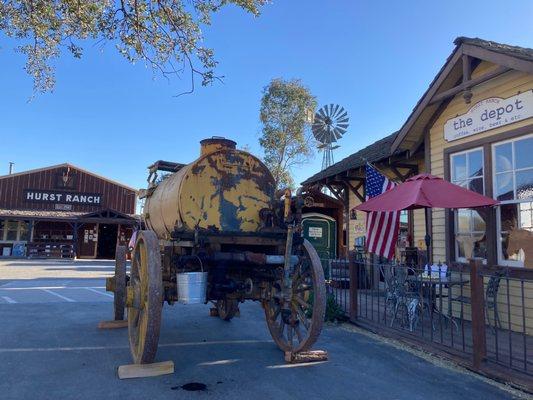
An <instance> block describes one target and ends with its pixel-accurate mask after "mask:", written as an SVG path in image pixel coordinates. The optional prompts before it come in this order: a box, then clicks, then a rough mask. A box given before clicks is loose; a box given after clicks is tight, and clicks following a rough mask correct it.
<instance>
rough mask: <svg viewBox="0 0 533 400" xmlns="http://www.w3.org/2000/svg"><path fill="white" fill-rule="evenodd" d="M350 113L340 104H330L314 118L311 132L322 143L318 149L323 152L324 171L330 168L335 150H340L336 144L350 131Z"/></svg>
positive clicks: (321, 109)
mask: <svg viewBox="0 0 533 400" xmlns="http://www.w3.org/2000/svg"><path fill="white" fill-rule="evenodd" d="M348 121H349V118H348V112H347V111H345V110H344V108H343V107H341V106H340V105H338V104H329V105H325V106H324V107H322V108H320V109H319V110H318V111H317V112H316V114H315V117H314V120H313V124H312V125H311V130H312V131H313V136H314V137H315V139H316V140H317V141H318V142H319V143H320V144H319V145H318V149H319V150H321V151H323V153H324V154H323V157H322V170H324V169H326V168H327V167H329V166H330V165H331V164H333V163H334V162H335V161H334V160H333V150H335V149H337V148H339V146H338V145H334V143H335V142H336V141H337V140H339V139H340V138H341V137H342V135H344V134H345V133H346V131H347V130H348V125H349V124H348Z"/></svg>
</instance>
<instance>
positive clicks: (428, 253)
mask: <svg viewBox="0 0 533 400" xmlns="http://www.w3.org/2000/svg"><path fill="white" fill-rule="evenodd" d="M424 211H425V212H424V219H425V222H426V236H425V237H424V240H425V242H426V263H427V265H428V267H429V266H430V265H431V260H430V258H431V236H430V234H429V213H430V212H431V209H430V208H426V209H425V210H424Z"/></svg>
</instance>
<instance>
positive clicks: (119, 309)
mask: <svg viewBox="0 0 533 400" xmlns="http://www.w3.org/2000/svg"><path fill="white" fill-rule="evenodd" d="M113 305H114V309H115V320H116V321H121V320H123V319H124V308H125V307H126V246H117V251H116V253H115V290H114V296H113Z"/></svg>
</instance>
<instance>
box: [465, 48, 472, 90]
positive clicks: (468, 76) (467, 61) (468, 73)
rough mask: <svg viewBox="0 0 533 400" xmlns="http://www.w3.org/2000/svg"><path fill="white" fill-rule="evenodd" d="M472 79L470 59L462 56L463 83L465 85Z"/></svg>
mask: <svg viewBox="0 0 533 400" xmlns="http://www.w3.org/2000/svg"><path fill="white" fill-rule="evenodd" d="M471 78H472V58H471V57H470V56H468V55H466V54H463V83H467V82H468V81H470V80H471Z"/></svg>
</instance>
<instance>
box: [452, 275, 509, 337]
mask: <svg viewBox="0 0 533 400" xmlns="http://www.w3.org/2000/svg"><path fill="white" fill-rule="evenodd" d="M504 276H505V273H504V272H503V271H497V272H495V273H494V274H493V275H492V276H491V277H490V278H489V281H488V282H487V287H486V289H485V315H486V316H487V320H488V323H489V325H490V326H491V327H492V329H493V330H496V329H497V328H501V327H502V324H501V321H500V315H499V313H498V291H499V289H500V281H501V279H502V278H503V277H504ZM453 301H455V302H459V303H463V304H471V300H470V297H466V296H457V297H451V302H453ZM489 310H492V315H493V316H494V325H492V324H491V323H490V315H491V313H489ZM450 313H451V310H450ZM450 318H453V317H452V316H451V315H450ZM462 319H463V310H462V309H461V320H462Z"/></svg>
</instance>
